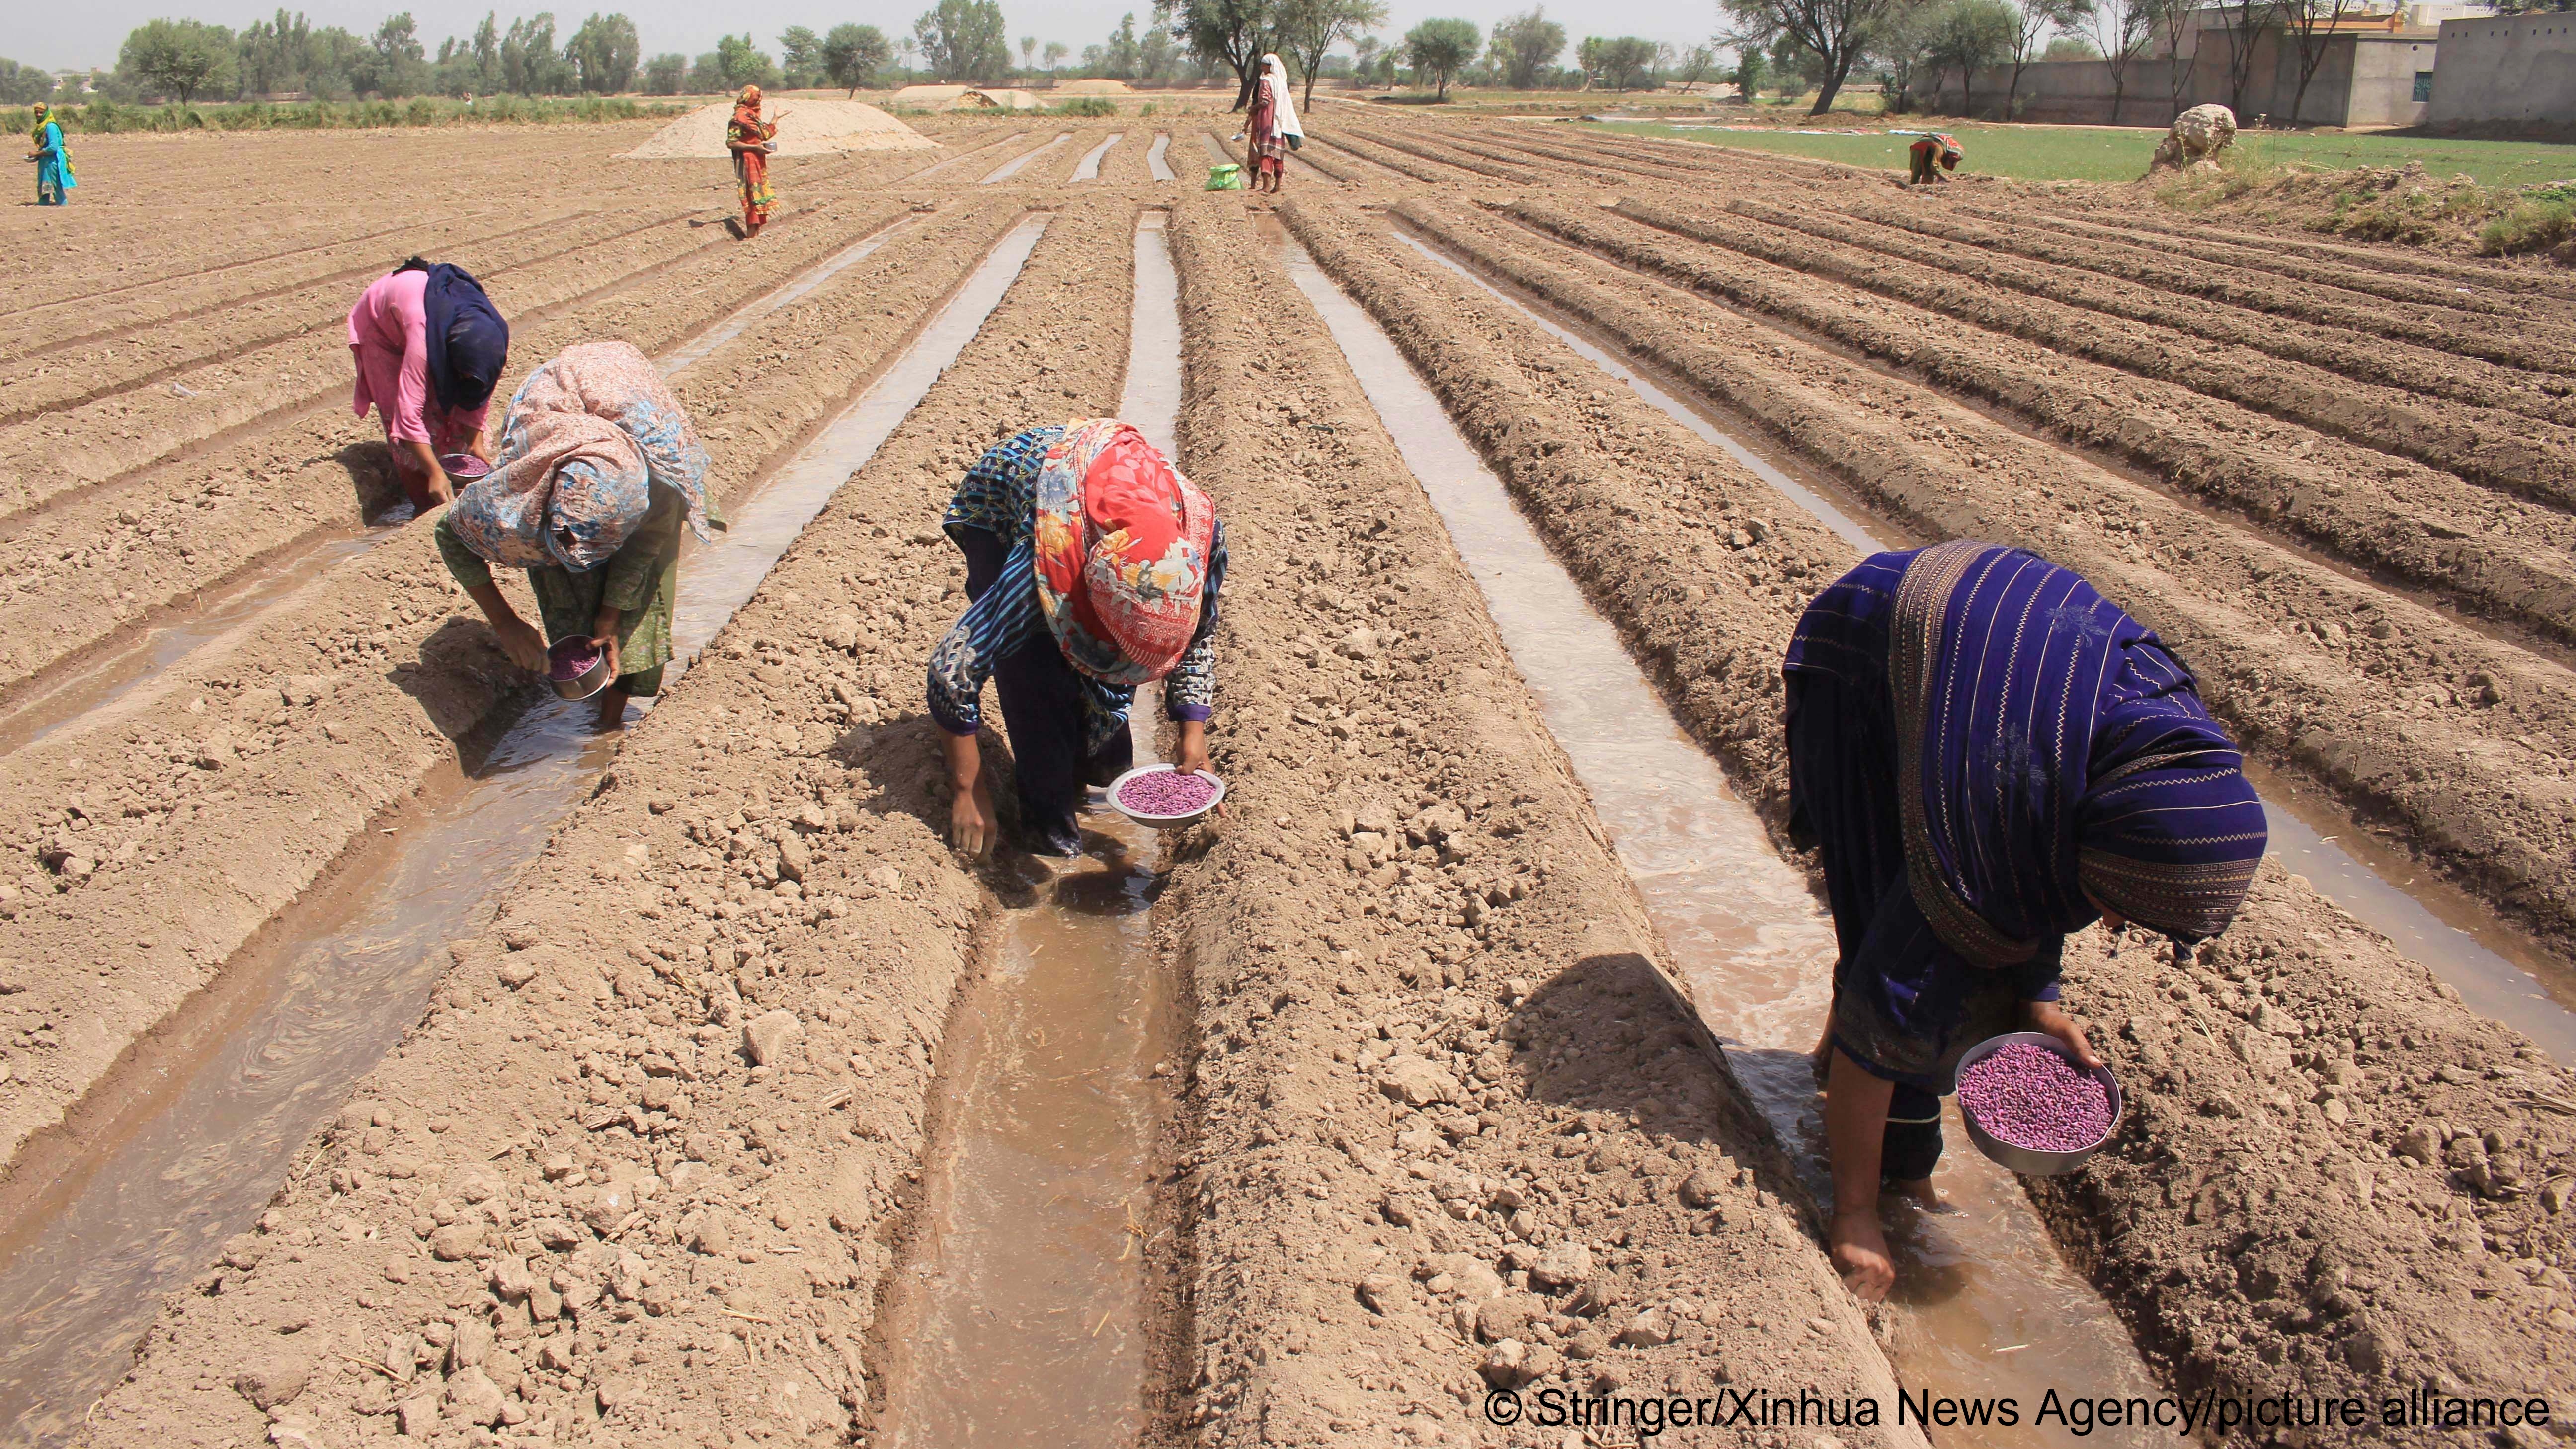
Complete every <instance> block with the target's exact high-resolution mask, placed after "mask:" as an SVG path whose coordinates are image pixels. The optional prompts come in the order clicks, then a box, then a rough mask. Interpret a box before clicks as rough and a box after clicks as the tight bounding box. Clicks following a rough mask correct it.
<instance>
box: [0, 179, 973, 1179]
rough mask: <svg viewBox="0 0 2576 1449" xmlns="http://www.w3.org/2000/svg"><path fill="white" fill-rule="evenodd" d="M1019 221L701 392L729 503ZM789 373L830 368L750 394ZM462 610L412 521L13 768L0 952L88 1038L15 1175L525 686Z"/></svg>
mask: <svg viewBox="0 0 2576 1449" xmlns="http://www.w3.org/2000/svg"><path fill="white" fill-rule="evenodd" d="M1015 213H1016V208H1015V207H1012V206H1010V205H1008V204H1007V203H1004V202H1000V201H997V202H994V203H990V204H987V205H984V206H980V207H976V206H970V207H964V208H961V209H960V210H959V211H958V213H957V214H956V215H955V216H953V217H944V218H940V219H937V220H934V221H933V222H931V223H930V224H928V225H925V226H923V227H920V228H917V229H915V230H914V232H912V233H911V234H908V235H907V236H905V237H903V238H900V239H898V240H897V241H896V242H895V243H892V244H890V245H888V246H887V247H886V248H885V249H884V250H882V251H880V252H878V253H877V254H876V255H875V256H872V257H871V258H869V259H868V260H867V261H866V262H863V263H861V264H859V265H857V266H853V267H852V268H850V269H849V270H848V271H847V272H845V273H843V274H842V275H841V276H840V277H838V278H836V279H834V281H833V282H832V283H831V284H829V285H827V286H826V287H825V288H823V289H820V290H818V291H817V292H816V293H815V294H813V295H811V296H809V297H807V298H805V299H803V300H802V301H801V302H799V303H798V304H797V305H795V306H793V307H790V308H787V309H785V310H783V311H781V312H778V313H775V314H773V315H772V316H771V317H769V318H767V319H765V320H764V321H763V322H762V323H760V324H759V325H756V326H754V327H753V328H751V329H750V330H748V331H746V332H745V333H744V334H743V335H742V336H740V337H737V338H735V339H734V340H733V341H731V342H729V343H727V344H726V345H725V346H724V347H723V348H721V349H719V350H718V351H717V352H716V353H715V354H714V355H713V356H711V357H710V358H709V359H708V361H707V362H706V363H705V364H703V365H702V366H700V367H698V368H695V369H692V370H691V371H690V372H688V373H686V374H683V375H682V376H681V377H680V378H679V379H678V380H677V381H676V383H675V390H676V391H677V392H678V393H679V395H680V398H681V400H682V401H683V402H684V403H685V404H687V405H688V407H689V410H690V413H691V416H692V417H693V418H695V419H696V421H697V422H698V424H699V427H700V429H701V432H702V434H703V436H704V437H705V439H706V442H707V446H708V449H709V451H710V453H711V454H712V455H713V457H714V459H715V470H714V472H713V473H712V474H711V481H710V485H709V486H710V491H711V492H714V493H715V494H716V495H717V496H718V497H719V498H726V497H733V496H737V495H739V494H740V493H741V492H742V491H743V490H745V489H747V488H749V487H751V486H753V485H754V484H755V483H756V482H757V481H758V480H759V479H760V478H761V477H763V476H764V475H765V472H766V470H767V469H769V468H770V467H773V466H774V465H775V464H776V463H777V462H778V461H780V460H782V459H783V458H784V457H786V456H787V455H789V454H790V453H792V452H793V450H794V449H795V447H797V446H801V444H802V442H803V441H804V439H805V438H806V437H807V436H808V435H809V434H810V433H811V431H812V430H813V429H814V428H816V427H819V426H820V424H821V423H822V422H823V421H825V420H827V419H828V418H829V417H830V416H832V415H833V414H835V413H837V412H838V411H839V410H840V408H841V406H842V405H843V404H844V403H845V401H846V400H847V399H849V398H850V397H852V396H853V395H855V393H856V392H857V390H858V389H859V388H860V386H862V385H863V384H864V382H865V381H866V379H867V378H868V377H869V376H870V375H872V374H873V372H874V371H875V369H876V368H877V367H878V366H879V365H881V364H882V363H883V362H884V361H886V360H888V359H890V358H891V357H892V356H894V355H895V353H896V352H897V351H898V350H899V348H900V347H901V346H902V344H903V342H904V341H905V339H906V338H907V337H908V336H909V335H910V333H911V332H912V330H913V329H914V327H916V326H917V325H918V324H919V323H920V322H921V321H922V320H923V319H925V318H926V317H927V316H928V315H929V313H930V312H931V310H932V309H933V308H934V307H935V306H936V304H937V303H938V301H939V300H940V299H941V298H943V297H945V296H946V295H947V294H948V292H949V291H950V290H952V289H953V288H954V286H955V285H956V284H957V282H959V281H960V280H962V279H963V278H964V276H965V275H966V274H967V272H968V271H969V270H971V268H972V266H973V264H974V261H975V259H976V258H977V257H979V256H980V255H981V254H982V252H983V251H984V250H985V248H986V246H988V245H989V244H990V242H991V241H992V240H993V238H994V237H995V236H996V235H997V234H998V233H999V231H1000V229H1001V228H1002V226H1003V225H1004V224H1005V223H1006V222H1007V221H1008V220H1009V219H1010V218H1011V216H1012V215H1014V214H1015ZM943 222H945V223H946V224H944V225H943V224H942V223H943ZM781 351H788V352H790V353H794V354H808V355H810V358H811V360H810V361H809V362H808V363H807V364H805V365H803V366H800V367H799V368H798V369H796V370H795V371H794V372H793V373H791V374H777V375H772V376H770V377H769V378H767V379H765V380H763V381H761V382H760V383H759V384H758V385H756V386H755V385H753V384H752V382H751V379H753V378H754V377H756V376H757V375H758V372H757V368H756V365H755V364H756V363H757V362H758V360H759V359H762V358H764V357H769V356H774V355H776V354H777V353H779V352H781ZM513 587H516V585H515V584H513ZM460 605H461V600H460V599H459V597H458V591H457V590H456V588H455V586H454V584H453V583H452V582H451V581H450V580H449V579H448V578H447V574H446V569H445V567H444V565H443V564H442V563H441V562H440V561H439V557H438V552H437V549H436V547H435V545H434V543H433V541H432V539H431V537H430V531H429V528H428V527H427V524H426V522H425V521H424V522H422V523H419V524H415V525H414V526H412V527H409V528H406V529H405V530H403V531H402V532H401V533H400V534H398V535H397V536H395V537H393V538H391V539H389V540H387V542H386V543H384V544H383V545H381V546H379V547H376V548H374V549H371V550H369V551H368V552H367V553H366V554H364V555H362V556H361V557H360V558H358V559H356V560H353V561H352V562H351V563H349V564H347V565H344V566H343V567H341V568H340V569H337V570H335V571H333V572H332V573H331V574H329V575H327V576H325V578H324V579H323V580H321V581H320V582H319V583H318V584H317V585H316V587H315V588H314V589H313V590H311V591H309V593H308V594H306V595H305V596H302V597H299V598H297V599H295V600H294V601H293V606H292V607H282V608H276V609H272V610H271V611H269V614H268V615H266V616H263V617H262V618H261V620H260V621H259V623H258V624H257V626H256V627H254V628H252V629H250V630H248V631H246V632H245V635H244V637H243V638H242V639H240V640H239V641H238V642H237V643H235V644H234V645H233V646H232V647H231V648H229V649H227V650H224V651H221V652H220V653H218V654H217V655H216V656H215V657H211V658H201V659H192V660H190V661H189V662H188V663H187V665H185V666H183V667H182V668H181V669H178V670H174V671H172V672H171V673H170V674H169V675H168V676H167V677H165V678H163V679H160V680H157V681H156V682H155V686H154V688H153V689H151V690H149V691H144V692H139V693H138V694H137V695H135V696H133V697H131V698H130V699H129V700H128V701H127V702H126V705H125V707H124V708H122V709H120V710H119V711H117V712H116V713H115V715H114V717H112V718H108V719H103V720H100V721H98V722H97V723H96V724H94V725H92V726H90V727H87V728H82V729H76V730H67V731H64V732H62V733H61V734H58V735H55V736H52V737H50V738H48V739H46V740H43V741H41V742H38V743H37V744H34V745H31V746H29V747H27V748H25V749H22V750H19V751H17V752H16V753H14V754H13V755H11V756H10V757H9V758H8V759H7V760H5V761H0V782H5V785H0V796H5V798H7V799H9V800H11V801H12V802H13V804H15V806H16V810H15V812H14V819H15V821H16V830H17V840H18V842H19V843H20V849H21V850H22V851H23V852H24V854H22V855H21V856H20V858H19V862H18V863H19V865H20V868H21V870H22V872H23V873H22V874H21V875H20V876H19V878H18V880H17V881H16V882H15V883H14V884H10V885H7V886H6V887H5V889H6V891H7V896H6V898H5V899H0V917H5V919H0V956H5V957H7V958H8V959H11V960H30V961H33V960H43V961H49V962H56V963H61V967H62V969H59V970H57V971H56V972H54V973H51V974H49V975H48V977H47V978H46V979H45V980H43V981H40V982H35V983H31V987H30V990H29V991H28V992H26V993H23V994H21V995H19V996H16V997H13V998H12V1001H13V1005H14V1006H16V1007H18V1009H20V1010H21V1011H22V1012H34V1013H36V1014H38V1015H40V1016H43V1017H45V1018H46V1019H48V1020H61V1021H62V1022H64V1023H65V1024H66V1025H67V1026H68V1025H69V1023H71V1022H72V1021H74V1020H75V1019H77V1020H78V1021H79V1022H80V1023H81V1024H80V1026H79V1028H78V1029H77V1030H66V1031H65V1032H63V1034H62V1035H61V1037H60V1039H59V1040H58V1041H57V1042H56V1044H55V1045H54V1046H53V1047H52V1048H51V1049H49V1050H47V1051H45V1052H44V1053H43V1054H42V1055H41V1056H38V1057H37V1058H35V1059H33V1060H32V1061H30V1062H28V1063H27V1064H26V1065H25V1066H24V1067H22V1068H21V1069H20V1070H19V1071H18V1072H16V1073H13V1080H11V1081H10V1082H8V1083H6V1084H0V1094H5V1095H0V1143H5V1146H6V1150H7V1155H8V1156H9V1157H10V1158H11V1159H14V1158H15V1156H16V1154H17V1151H18V1149H19V1148H20V1146H21V1145H23V1143H24V1142H25V1141H26V1139H27V1137H28V1135H29V1134H30V1133H33V1132H36V1131H39V1130H43V1129H44V1128H46V1127H48V1126H50V1125H51V1124H52V1123H54V1122H56V1121H57V1120H59V1119H60V1118H61V1116H62V1114H63V1113H64V1112H65V1111H66V1110H67V1109H68V1108H69V1106H70V1105H71V1104H72V1103H73V1102H75V1101H77V1100H78V1099H79V1098H80V1097H81V1096H83V1095H84V1094H85V1093H86V1092H87V1091H88V1090H89V1089H90V1087H91V1086H92V1085H93V1084H94V1083H96V1082H97V1081H98V1080H99V1079H100V1078H101V1076H102V1075H103V1074H104V1073H106V1072H107V1071H108V1070H110V1069H111V1067H112V1066H113V1064H114V1063H115V1062H116V1061H117V1059H118V1058H119V1056H120V1055H121V1054H122V1052H123V1050H124V1048H125V1044H126V1043H127V1042H128V1041H130V1040H132V1039H133V1038H134V1037H135V1036H136V1035H137V1034H139V1033H140V1032H142V1031H145V1030H148V1029H149V1028H150V1027H151V1025H152V1024H153V1023H154V1022H156V1021H158V1020H160V1019H161V1018H162V1017H164V1016H165V1015H167V1014H168V1013H169V1012H170V1011H171V1010H173V1009H175V1008H176V1007H177V1006H178V1004H179V1003H180V1002H182V1001H183V1000H185V999H186V998H187V997H188V996H189V995H191V994H192V993H193V992H194V991H196V990H197V988H199V987H200V986H202V985H203V984H204V983H205V982H206V981H207V980H208V979H210V978H211V977H212V976H213V975H214V974H215V973H216V972H218V971H220V970H221V969H222V967H223V964H224V962H225V961H227V960H228V959H229V958H230V957H231V956H232V955H233V953H234V952H235V951H236V950H238V949H239V948H240V946H241V945H242V943H243V942H244V941H245V940H247V939H248V938H249V936H250V934H251V933H252V932H254V931H256V930H257V929H258V928H259V926H260V925H261V923H262V922H264V921H265V920H266V919H267V918H268V917H269V916H270V915H272V914H274V913H275V912H276V911H277V910H279V909H280V908H282V907H283V906H284V905H285V904H286V903H287V902H288V901H290V900H292V899H294V898H295V897H296V896H297V895H299V894H300V893H302V892H303V891H304V890H305V889H307V888H309V887H310V886H311V885H312V884H313V883H314V882H315V881H316V880H317V879H319V878H320V876H321V874H322V873H323V872H324V871H325V870H327V869H328V868H329V867H330V866H331V863H332V862H333V861H334V860H335V859H336V858H337V857H338V856H339V855H340V854H341V852H342V851H343V849H344V848H346V846H347V845H348V843H350V842H352V841H356V840H360V839H363V838H365V837H364V835H363V832H364V831H365V830H366V828H367V825H368V822H369V821H370V820H371V819H372V818H373V817H374V816H375V815H376V813H377V812H379V811H380V810H382V809H384V808H385V807H387V806H389V805H391V804H393V803H395V802H396V801H398V800H400V799H402V798H403V797H405V796H408V795H410V794H411V793H413V792H414V791H416V790H417V789H419V788H420V786H421V784H422V783H423V782H424V781H425V780H426V779H428V778H429V774H430V771H431V768H432V767H433V766H434V765H436V764H438V763H439V762H442V761H444V760H446V759H449V758H451V757H452V750H451V747H450V744H449V741H450V740H451V739H454V738H457V737H461V736H463V735H464V734H465V733H466V732H468V731H469V730H471V729H473V728H474V727H475V726H476V725H477V724H478V723H479V722H480V721H481V720H482V719H483V718H484V717H485V716H486V715H487V714H488V713H489V711H490V710H491V709H492V708H493V707H494V706H495V705H496V704H498V703H499V702H500V701H501V700H502V699H503V698H504V697H505V696H507V695H508V694H509V693H510V692H511V691H513V690H516V689H520V688H523V687H524V686H525V684H526V677H525V675H524V674H522V673H521V672H520V671H518V670H517V669H515V668H513V667H511V666H509V665H507V664H506V663H505V662H504V661H502V659H501V658H500V656H499V654H498V651H497V647H496V646H495V645H494V644H493V643H492V640H491V636H490V632H489V630H487V629H485V628H484V627H483V626H482V625H481V624H480V623H479V622H478V623H469V622H467V616H466V615H463V614H459V613H457V612H455V611H456V610H457V609H458V608H459V607H460ZM522 607H523V609H524V608H525V607H530V606H527V605H523V606H522ZM138 920H147V921H153V922H159V923H166V924H161V925H157V926H156V927H155V928H154V929H153V930H151V931H150V932H149V933H141V932H137V931H136V930H135V929H134V928H133V927H132V925H131V924H130V923H132V922H135V921H138ZM90 973H95V974H94V977H91V975H90ZM84 978H89V979H84ZM93 997H94V998H95V1000H94V1001H92V1000H91V999H92V998H93ZM85 1003H87V1004H88V1006H90V1007H94V1009H85Z"/></svg>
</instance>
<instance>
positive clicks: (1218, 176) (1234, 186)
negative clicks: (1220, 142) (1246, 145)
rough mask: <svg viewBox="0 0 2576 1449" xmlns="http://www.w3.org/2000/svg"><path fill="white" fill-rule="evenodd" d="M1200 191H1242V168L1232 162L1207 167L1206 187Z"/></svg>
mask: <svg viewBox="0 0 2576 1449" xmlns="http://www.w3.org/2000/svg"><path fill="white" fill-rule="evenodd" d="M1201 189H1202V190H1206V191H1241V190H1242V189H1243V167H1242V166H1241V165H1239V164H1237V163H1236V162H1232V161H1228V162H1226V163H1225V164H1224V165H1222V166H1211V167H1209V168H1208V179H1207V185H1206V186H1205V187H1203V188H1201Z"/></svg>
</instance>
